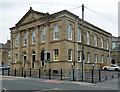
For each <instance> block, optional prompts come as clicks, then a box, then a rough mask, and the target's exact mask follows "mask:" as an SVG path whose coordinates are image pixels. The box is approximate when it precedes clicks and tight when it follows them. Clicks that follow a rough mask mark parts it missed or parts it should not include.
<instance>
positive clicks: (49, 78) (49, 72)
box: [49, 69, 51, 79]
mask: <svg viewBox="0 0 120 92" xmlns="http://www.w3.org/2000/svg"><path fill="white" fill-rule="evenodd" d="M49 79H51V69H49Z"/></svg>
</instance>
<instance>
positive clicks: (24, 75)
mask: <svg viewBox="0 0 120 92" xmlns="http://www.w3.org/2000/svg"><path fill="white" fill-rule="evenodd" d="M24 78H26V70H25V71H24Z"/></svg>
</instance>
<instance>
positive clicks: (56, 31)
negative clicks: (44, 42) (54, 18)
mask: <svg viewBox="0 0 120 92" xmlns="http://www.w3.org/2000/svg"><path fill="white" fill-rule="evenodd" d="M54 40H58V25H57V24H56V25H55V26H54Z"/></svg>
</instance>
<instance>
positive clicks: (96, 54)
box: [95, 54, 97, 63]
mask: <svg viewBox="0 0 120 92" xmlns="http://www.w3.org/2000/svg"><path fill="white" fill-rule="evenodd" d="M95 63H97V54H95Z"/></svg>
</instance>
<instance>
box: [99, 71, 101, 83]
mask: <svg viewBox="0 0 120 92" xmlns="http://www.w3.org/2000/svg"><path fill="white" fill-rule="evenodd" d="M100 81H101V71H100V70H99V82H100Z"/></svg>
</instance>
